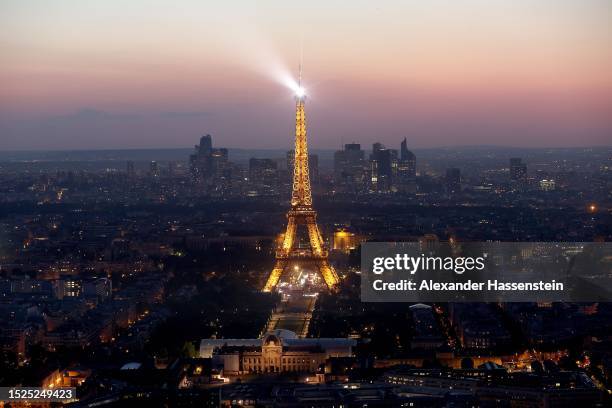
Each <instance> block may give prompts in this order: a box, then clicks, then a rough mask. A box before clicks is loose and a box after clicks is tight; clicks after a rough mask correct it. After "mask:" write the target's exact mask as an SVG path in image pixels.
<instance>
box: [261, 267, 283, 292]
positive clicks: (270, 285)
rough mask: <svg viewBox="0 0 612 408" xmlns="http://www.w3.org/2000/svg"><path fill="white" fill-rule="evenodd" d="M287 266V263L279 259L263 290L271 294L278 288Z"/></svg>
mask: <svg viewBox="0 0 612 408" xmlns="http://www.w3.org/2000/svg"><path fill="white" fill-rule="evenodd" d="M286 266H287V261H284V260H279V259H277V260H276V264H274V268H273V269H272V272H270V276H269V277H268V281H267V282H266V285H265V286H264V288H263V291H264V292H271V291H272V289H274V288H275V287H276V285H277V284H278V281H279V280H280V277H281V275H282V274H283V271H284V270H285V267H286Z"/></svg>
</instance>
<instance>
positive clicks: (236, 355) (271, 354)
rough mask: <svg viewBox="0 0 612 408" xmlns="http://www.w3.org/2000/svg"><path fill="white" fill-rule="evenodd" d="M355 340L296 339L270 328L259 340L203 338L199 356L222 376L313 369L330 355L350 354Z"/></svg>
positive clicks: (289, 332)
mask: <svg viewBox="0 0 612 408" xmlns="http://www.w3.org/2000/svg"><path fill="white" fill-rule="evenodd" d="M355 344H356V341H355V340H353V339H344V338H298V336H297V335H296V334H295V333H293V332H292V331H289V330H274V331H272V332H270V333H267V334H266V335H264V336H263V337H262V338H261V339H204V340H202V341H201V342H200V357H201V358H212V361H213V366H214V367H221V368H223V374H224V375H241V374H248V373H281V372H306V373H313V372H315V371H317V369H318V368H319V366H320V365H321V364H324V363H325V361H326V360H327V359H328V358H330V357H351V356H352V355H353V347H354V346H355Z"/></svg>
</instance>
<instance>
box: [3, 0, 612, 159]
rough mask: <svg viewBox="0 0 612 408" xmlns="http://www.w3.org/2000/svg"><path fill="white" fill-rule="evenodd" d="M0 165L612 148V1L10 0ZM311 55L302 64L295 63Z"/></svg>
mask: <svg viewBox="0 0 612 408" xmlns="http://www.w3.org/2000/svg"><path fill="white" fill-rule="evenodd" d="M0 27H2V28H1V29H0V61H1V63H0V150H30V149H34V150H47V149H69V150H73V149H74V150H77V149H120V148H165V147H189V146H192V145H194V144H195V143H196V142H197V141H198V139H199V136H200V135H202V134H206V133H210V134H212V135H213V140H214V144H215V145H216V146H223V147H230V148H231V147H233V148H237V147H244V148H288V147H290V146H291V144H292V143H293V139H292V138H293V120H294V112H293V110H294V100H293V97H292V90H291V89H290V86H288V85H289V84H290V83H291V82H292V81H295V77H296V76H297V72H298V66H299V61H300V59H301V58H302V60H303V85H304V87H305V88H306V92H307V102H306V112H307V119H308V130H309V136H308V137H309V144H310V146H312V147H314V148H320V149H325V148H338V147H340V146H341V145H342V144H343V143H349V142H357V143H362V144H363V145H366V146H369V145H371V144H372V143H373V142H377V141H380V142H382V143H384V144H386V145H387V146H388V147H392V148H397V147H399V143H400V141H401V140H402V139H403V138H404V137H406V138H407V140H408V145H409V146H410V147H412V148H423V147H441V146H461V145H500V146H517V147H518V146H520V147H569V146H592V145H608V146H609V145H611V144H612V143H611V141H612V2H610V1H609V0H512V1H510V0H508V1H500V0H462V1H456V0H446V1H444V0H428V1H385V0H381V1H375V2H374V1H359V0H353V1H338V0H325V1H319V0H311V1H304V2H290V1H286V0H285V1H276V0H274V1H273V0H262V1H257V2H255V1H244V2H238V1H228V0H224V1H206V0H179V1H172V2H170V1H167V0H140V1H139V0H131V1H124V0H105V1H94V0H91V1H82V0H48V1H37V0H2V1H0ZM300 55H302V57H300Z"/></svg>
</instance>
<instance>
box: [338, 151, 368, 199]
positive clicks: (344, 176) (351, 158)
mask: <svg viewBox="0 0 612 408" xmlns="http://www.w3.org/2000/svg"><path fill="white" fill-rule="evenodd" d="M334 181H335V183H336V186H337V187H338V189H339V190H346V191H351V192H357V191H361V190H362V189H363V184H364V181H365V152H364V151H363V150H361V145H360V144H358V143H348V144H345V145H344V150H338V151H336V152H335V153H334Z"/></svg>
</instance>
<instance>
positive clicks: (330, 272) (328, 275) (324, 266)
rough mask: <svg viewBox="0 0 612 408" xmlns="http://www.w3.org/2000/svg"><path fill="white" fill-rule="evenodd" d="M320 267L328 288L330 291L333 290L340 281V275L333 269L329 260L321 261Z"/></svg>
mask: <svg viewBox="0 0 612 408" xmlns="http://www.w3.org/2000/svg"><path fill="white" fill-rule="evenodd" d="M318 266H319V271H320V272H321V276H323V279H324V280H325V284H326V285H327V287H328V288H330V289H331V288H333V287H334V286H335V285H336V284H337V283H338V281H339V279H338V274H337V273H336V271H335V270H334V268H332V266H331V265H330V264H329V262H327V260H321V261H320V262H319V265H318Z"/></svg>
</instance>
